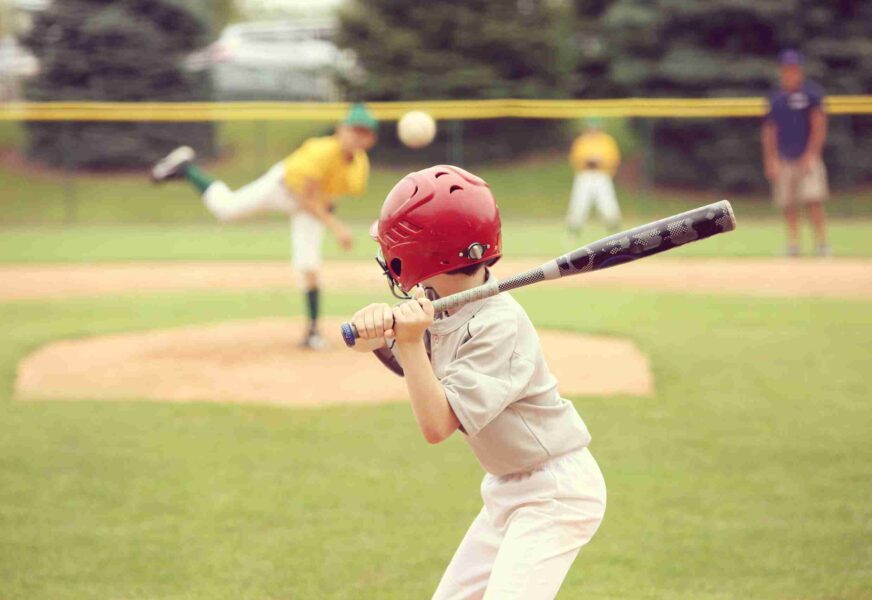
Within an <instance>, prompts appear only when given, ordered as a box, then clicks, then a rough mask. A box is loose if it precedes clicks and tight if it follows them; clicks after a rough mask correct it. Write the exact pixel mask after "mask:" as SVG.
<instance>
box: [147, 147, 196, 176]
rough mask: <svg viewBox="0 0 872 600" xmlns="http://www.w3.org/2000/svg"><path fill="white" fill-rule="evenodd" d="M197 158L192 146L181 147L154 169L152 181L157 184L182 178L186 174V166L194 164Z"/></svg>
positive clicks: (160, 161) (159, 162)
mask: <svg viewBox="0 0 872 600" xmlns="http://www.w3.org/2000/svg"><path fill="white" fill-rule="evenodd" d="M196 156H197V154H196V153H195V152H194V149H193V148H191V147H190V146H179V147H178V148H176V149H175V150H173V151H172V152H170V153H169V154H167V155H166V156H165V157H164V158H162V159H161V160H159V161H158V162H157V164H155V165H154V167H152V169H151V180H152V181H154V182H156V183H157V182H161V181H166V180H168V179H175V178H177V177H181V176H182V175H183V174H184V171H185V166H186V165H188V164H189V163H191V162H193V160H194V158H195V157H196Z"/></svg>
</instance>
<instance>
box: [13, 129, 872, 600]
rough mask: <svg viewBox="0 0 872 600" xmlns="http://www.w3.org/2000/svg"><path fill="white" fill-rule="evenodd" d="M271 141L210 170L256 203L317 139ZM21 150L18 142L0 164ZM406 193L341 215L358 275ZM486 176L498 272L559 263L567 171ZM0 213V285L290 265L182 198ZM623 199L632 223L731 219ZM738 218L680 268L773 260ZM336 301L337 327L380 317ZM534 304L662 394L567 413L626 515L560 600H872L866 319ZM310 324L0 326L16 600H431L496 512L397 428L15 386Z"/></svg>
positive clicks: (845, 210)
mask: <svg viewBox="0 0 872 600" xmlns="http://www.w3.org/2000/svg"><path fill="white" fill-rule="evenodd" d="M269 131H270V135H269V137H268V138H267V139H266V140H263V139H261V140H260V142H256V141H255V140H256V139H257V135H256V134H257V130H256V129H255V128H254V126H252V125H251V124H236V125H230V126H227V128H226V129H225V130H224V132H223V135H224V136H225V137H224V140H225V141H224V143H225V144H226V145H227V146H228V147H232V148H233V149H234V150H235V154H234V155H233V156H234V158H233V159H230V160H226V161H222V162H220V163H218V164H216V165H214V167H215V170H216V173H218V174H219V175H221V176H222V177H225V178H227V180H228V181H229V182H230V183H232V184H234V185H238V184H241V183H243V182H245V180H246V179H247V178H249V177H252V176H255V175H257V174H258V173H259V172H261V171H262V170H263V169H264V168H265V167H266V166H267V165H268V164H269V162H270V161H271V160H272V159H273V157H274V158H277V157H280V156H281V155H282V154H284V150H285V149H286V148H285V146H286V144H287V141H288V140H291V139H299V138H300V137H302V136H305V135H309V134H311V133H313V132H315V130H314V129H309V128H300V127H298V126H294V125H284V126H282V127H276V128H270V129H269ZM19 135H20V132H19V131H18V130H17V129H16V128H10V127H8V126H4V125H0V147H5V146H8V145H9V144H11V143H14V142H16V141H18V137H19ZM295 136H296V137H295ZM257 144H259V145H257ZM401 174H402V171H396V170H391V169H379V170H376V172H375V174H374V180H373V182H372V185H371V189H370V192H369V193H368V195H367V196H366V197H365V198H363V199H361V200H359V201H357V202H354V201H352V202H347V203H346V204H345V205H344V206H343V209H342V210H343V212H342V214H343V215H345V216H346V217H348V218H349V219H350V220H351V221H352V222H353V223H354V225H355V228H356V232H357V234H358V243H357V246H356V248H355V250H354V251H353V252H352V253H351V254H348V255H341V254H340V253H339V251H338V250H337V248H336V247H335V245H334V244H333V243H332V241H330V242H328V246H327V255H328V257H330V258H340V257H350V258H369V257H371V256H372V255H373V250H374V246H373V245H372V244H371V242H369V241H368V240H367V239H366V235H365V231H366V225H367V222H368V221H369V220H371V219H372V218H373V216H374V215H375V214H376V213H377V208H378V206H379V204H380V203H381V200H382V197H383V194H384V191H385V190H386V189H387V188H388V187H389V186H390V185H391V184H392V183H393V182H394V180H396V179H397V178H398V177H399V176H400V175H401ZM482 175H484V176H485V177H486V178H487V179H488V180H489V181H490V182H491V184H492V185H493V188H494V190H495V192H496V195H497V197H498V198H499V199H500V202H501V204H502V206H503V215H504V217H505V221H506V223H505V227H504V245H505V249H506V255H507V256H515V257H523V256H538V257H547V256H552V255H554V254H556V253H559V252H561V251H564V250H566V248H565V246H564V242H563V240H562V234H563V231H562V225H561V224H560V222H559V220H558V218H559V216H560V215H561V214H562V211H563V207H564V202H565V199H566V195H567V194H568V190H569V170H568V167H566V166H565V165H564V163H563V160H562V158H553V159H547V160H540V161H533V162H531V163H529V164H524V165H522V166H518V165H502V166H500V165H495V166H491V167H489V168H486V169H484V170H483V171H482ZM0 189H2V190H3V193H4V195H3V198H2V200H0V262H5V263H26V262H91V261H125V260H216V259H277V260H283V259H286V258H287V257H288V245H289V244H288V226H287V223H286V222H284V220H282V219H273V220H267V221H261V222H255V223H252V224H247V225H240V226H221V225H216V224H214V223H212V222H211V221H210V219H209V217H208V215H206V214H205V211H204V210H203V209H202V207H201V206H200V205H199V202H198V200H197V199H196V197H195V196H194V195H193V194H192V193H191V192H190V190H188V189H186V187H185V186H184V185H181V184H173V185H168V186H166V187H162V188H153V187H149V186H146V185H143V183H142V178H141V177H140V176H139V175H127V176H117V177H111V178H109V177H87V178H78V179H76V181H75V190H74V191H75V214H74V217H75V223H76V224H75V225H72V226H64V225H63V222H64V220H65V219H66V218H67V216H68V212H67V211H68V206H67V205H66V204H65V203H66V201H67V196H66V195H65V191H64V187H63V185H62V178H59V177H58V176H56V175H51V174H48V175H44V174H41V175H33V174H27V173H20V172H16V171H15V170H14V169H8V168H4V167H2V166H0ZM621 196H622V202H623V207H624V210H625V212H626V214H627V215H628V218H627V225H632V224H637V223H642V222H645V221H648V220H652V219H655V218H659V217H662V216H666V215H669V214H672V213H675V212H679V211H681V210H686V209H688V208H692V207H694V206H696V205H700V204H703V203H706V202H711V201H715V200H717V199H719V195H717V194H715V193H714V192H712V193H710V194H709V193H706V194H693V193H690V192H685V193H681V194H676V195H669V194H664V193H663V192H660V191H650V190H649V191H644V190H643V191H640V190H635V191H634V190H630V189H624V190H622V192H621ZM734 205H735V207H736V213H737V217H738V221H739V229H738V230H737V231H736V232H735V233H733V234H731V235H729V236H721V237H718V238H717V239H715V240H711V241H707V242H706V243H702V244H695V245H691V246H688V247H686V248H682V249H679V250H677V251H675V252H674V253H672V255H673V256H681V255H686V256H734V257H755V256H777V255H779V254H780V252H781V249H782V240H783V237H782V236H783V233H782V230H781V224H780V223H779V222H778V220H777V219H774V218H772V214H771V209H770V208H769V206H768V204H767V203H765V202H764V201H761V199H759V198H757V199H755V198H740V199H738V200H737V201H736V202H735V204H734ZM832 207H833V209H834V210H833V212H834V213H836V214H841V215H843V216H842V217H840V218H838V219H836V220H834V221H833V223H832V229H831V234H832V241H833V247H834V250H835V253H836V255H837V256H872V235H870V233H872V219H869V218H868V217H869V216H872V196H870V195H869V194H868V193H866V194H865V195H863V194H858V195H851V194H842V195H840V196H839V197H837V198H836V199H835V201H834V202H833V204H832ZM848 215H864V218H859V219H858V218H851V219H849V218H847V216H848ZM585 233H586V235H585V239H587V240H591V239H596V238H599V237H602V236H603V235H605V233H606V232H605V231H603V230H602V229H601V228H599V226H592V227H591V228H590V229H589V230H587V231H586V232H585ZM664 260H666V259H664ZM373 268H375V267H373ZM325 296H326V298H325V311H326V312H327V313H328V314H334V315H348V314H350V313H351V312H352V311H353V310H355V309H356V308H358V307H359V306H361V305H362V304H364V303H367V302H369V301H371V300H372V298H371V297H370V296H369V295H367V296H363V295H351V294H344V295H343V294H337V293H328V294H325ZM516 297H517V298H518V299H519V300H520V301H521V302H522V303H523V304H524V306H525V307H526V308H527V309H528V311H529V313H530V315H531V317H532V318H533V320H534V322H536V323H537V325H539V326H543V327H554V328H561V329H568V330H575V331H580V332H590V333H599V334H610V335H618V336H624V337H629V338H631V339H633V340H634V341H635V342H636V343H637V344H638V346H639V347H640V348H641V349H642V351H644V352H645V353H646V354H647V355H648V356H649V358H650V360H651V364H652V369H653V372H654V376H655V384H656V388H657V392H656V395H655V396H654V397H651V398H634V397H608V398H576V399H573V400H574V402H575V404H576V405H577V406H578V408H579V410H580V412H581V413H582V415H583V417H584V418H585V420H586V421H587V423H588V425H589V427H590V429H591V431H592V433H593V435H594V442H593V446H592V450H593V452H594V454H595V455H596V457H597V460H598V461H599V462H600V464H601V466H602V469H603V471H604V473H605V476H606V479H607V483H608V487H609V508H608V511H607V515H606V520H605V522H604V524H603V526H602V528H601V529H600V532H599V533H598V534H597V536H596V537H595V538H594V541H593V542H592V543H591V545H590V546H589V547H587V548H586V549H585V550H583V552H582V554H581V556H580V558H579V559H578V561H577V562H576V564H575V566H574V568H573V569H572V571H571V573H570V575H569V578H568V579H567V582H566V584H565V585H564V588H563V591H562V594H561V596H560V597H561V598H567V599H568V598H601V599H634V600H635V599H642V600H646V599H652V600H653V599H657V600H660V599H668V600H709V599H710V600H724V599H733V598H741V599H747V598H754V599H756V598H760V599H766V600H769V599H776V600H788V599H790V600H800V599H801V600H833V599H837V598H838V599H848V600H862V599H872V502H870V498H872V444H870V443H869V439H870V434H869V432H870V423H872V404H870V402H869V399H870V398H872V384H870V382H869V377H868V371H869V366H870V359H872V353H870V350H869V340H870V339H872V319H870V318H869V315H870V314H872V302H869V301H838V300H816V299H796V298H772V299H763V298H749V297H729V296H712V295H683V294H664V293H655V292H627V291H623V292H619V291H614V290H592V289H574V290H561V291H560V292H555V291H554V290H552V289H549V288H547V287H542V288H537V289H533V290H525V291H521V292H520V293H518V294H516ZM301 310H302V307H301V305H300V302H299V298H298V294H295V293H288V292H278V291H276V292H249V293H231V292H216V291H210V292H202V293H200V292H197V293H184V294H181V293H180V294H164V295H149V296H136V295H133V294H131V295H127V296H119V297H106V298H90V299H69V300H57V301H32V302H17V303H6V304H2V303H0V327H2V332H3V342H4V343H3V344H0V599H2V600H25V599H26V600H31V599H35V600H40V599H51V600H56V599H93V598H118V599H122V598H123V599H153V598H160V599H178V600H181V599H204V600H205V599H208V600H213V599H224V598H227V599H230V598H233V599H252V600H254V599H257V600H267V599H290V598H306V599H308V598H325V599H340V598H342V599H345V598H354V599H368V598H373V599H375V598H378V599H407V598H426V597H429V596H430V594H431V593H432V591H433V589H434V588H435V585H436V583H437V582H438V580H439V577H440V575H441V573H442V570H443V569H444V567H445V565H446V564H447V562H448V560H449V559H450V557H451V555H452V553H453V551H454V548H455V547H456V545H457V543H458V542H459V541H460V539H461V537H462V535H463V533H464V531H465V529H466V527H467V526H468V524H469V522H470V521H471V520H472V518H473V517H474V516H475V514H476V513H477V511H478V508H479V506H480V498H479V496H478V483H479V479H480V478H481V475H482V473H481V470H480V468H479V467H478V464H477V463H476V461H475V459H474V458H473V456H472V455H471V453H470V452H469V450H468V449H467V448H466V447H465V444H464V443H463V441H462V440H461V439H459V436H458V435H455V436H453V437H452V438H451V439H449V440H448V441H447V442H446V443H444V444H442V445H439V446H428V445H427V444H426V443H425V442H424V440H423V439H422V437H421V436H420V434H419V433H418V432H417V429H416V426H415V424H414V420H413V417H412V415H411V411H410V409H409V407H408V406H407V405H406V404H402V403H401V404H391V405H383V406H375V407H336V408H329V409H307V410H302V409H299V410H298V409H290V408H288V409H282V408H275V407H263V406H241V405H217V404H206V403H191V404H161V403H153V402H145V401H143V402H96V401H93V400H89V399H88V398H83V399H82V400H81V401H79V402H66V401H46V402H34V403H31V402H22V401H19V400H16V399H14V398H13V394H12V392H13V386H14V379H15V374H16V366H17V364H18V362H19V361H20V360H21V359H22V358H23V357H25V356H26V355H27V354H28V353H29V352H31V351H32V350H34V349H36V348H38V347H39V346H40V345H42V344H44V343H47V342H49V341H51V340H56V339H63V338H76V337H85V336H92V335H101V334H108V333H114V332H123V331H134V330H148V329H155V328H164V327H173V326H180V325H189V324H197V323H207V322H220V321H224V320H229V319H240V318H256V317H263V316H276V315H296V314H300V313H301ZM288 343H289V344H292V343H294V340H288ZM386 376H387V375H386ZM289 393H293V391H289ZM337 400H341V398H337Z"/></svg>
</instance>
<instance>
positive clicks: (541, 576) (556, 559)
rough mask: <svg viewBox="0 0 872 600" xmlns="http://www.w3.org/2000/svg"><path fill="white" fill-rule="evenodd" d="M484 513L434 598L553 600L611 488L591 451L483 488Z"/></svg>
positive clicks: (488, 477) (486, 481)
mask: <svg viewBox="0 0 872 600" xmlns="http://www.w3.org/2000/svg"><path fill="white" fill-rule="evenodd" d="M481 495H482V499H483V500H484V507H483V508H482V509H481V512H480V513H479V514H478V516H477V517H476V518H475V520H474V521H473V522H472V525H471V526H470V528H469V530H468V531H467V532H466V536H465V537H464V538H463V541H462V542H461V543H460V547H458V548H457V552H456V553H455V554H454V558H453V559H451V563H450V564H449V565H448V569H447V570H446V571H445V574H444V575H443V576H442V581H441V582H439V587H438V588H437V589H436V593H435V594H434V596H433V598H434V600H473V599H481V598H484V599H486V600H504V599H509V598H513V599H518V600H546V599H547V600H550V599H551V598H554V597H555V596H556V595H557V592H558V590H559V589H560V586H561V584H562V583H563V579H564V578H565V577H566V573H567V572H568V571H569V567H570V566H571V565H572V562H573V561H574V560H575V557H576V555H578V552H579V550H581V547H582V546H584V545H585V544H586V543H588V542H589V541H590V539H591V538H592V537H593V535H594V533H596V530H597V528H598V527H599V525H600V523H601V522H602V519H603V515H604V514H605V510H606V486H605V481H604V480H603V476H602V473H601V472H600V469H599V466H597V464H596V461H595V460H594V458H593V455H591V453H590V452H589V451H588V450H587V448H585V449H583V450H578V451H575V452H571V453H569V454H566V455H564V456H561V457H557V458H554V459H551V460H550V461H547V462H546V463H544V464H542V465H541V466H539V467H537V468H536V469H535V470H533V471H530V472H528V473H520V474H513V475H506V476H503V477H496V476H494V475H490V474H488V475H486V476H485V478H484V480H483V481H482V484H481Z"/></svg>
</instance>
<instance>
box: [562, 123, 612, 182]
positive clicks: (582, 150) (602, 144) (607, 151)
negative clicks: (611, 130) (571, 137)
mask: <svg viewBox="0 0 872 600" xmlns="http://www.w3.org/2000/svg"><path fill="white" fill-rule="evenodd" d="M569 164H571V165H572V168H573V169H575V170H576V171H585V170H590V169H597V170H601V171H607V172H608V173H609V174H610V175H614V174H615V171H617V170H618V165H619V164H621V151H620V150H618V145H617V144H616V143H615V138H613V137H612V136H610V135H609V134H607V133H605V132H603V131H590V132H588V133H584V134H582V135H580V136H578V138H576V140H575V143H573V144H572V150H571V151H570V153H569Z"/></svg>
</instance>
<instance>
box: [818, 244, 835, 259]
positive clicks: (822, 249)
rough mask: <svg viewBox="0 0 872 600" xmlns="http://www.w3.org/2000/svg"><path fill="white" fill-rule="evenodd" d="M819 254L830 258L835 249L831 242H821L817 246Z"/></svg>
mask: <svg viewBox="0 0 872 600" xmlns="http://www.w3.org/2000/svg"><path fill="white" fill-rule="evenodd" d="M817 255H818V256H820V257H821V258H829V257H831V256H832V255H833V249H832V248H830V245H829V244H821V245H820V246H818V247H817Z"/></svg>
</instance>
